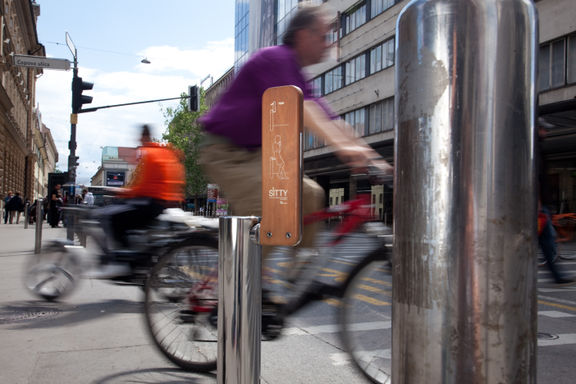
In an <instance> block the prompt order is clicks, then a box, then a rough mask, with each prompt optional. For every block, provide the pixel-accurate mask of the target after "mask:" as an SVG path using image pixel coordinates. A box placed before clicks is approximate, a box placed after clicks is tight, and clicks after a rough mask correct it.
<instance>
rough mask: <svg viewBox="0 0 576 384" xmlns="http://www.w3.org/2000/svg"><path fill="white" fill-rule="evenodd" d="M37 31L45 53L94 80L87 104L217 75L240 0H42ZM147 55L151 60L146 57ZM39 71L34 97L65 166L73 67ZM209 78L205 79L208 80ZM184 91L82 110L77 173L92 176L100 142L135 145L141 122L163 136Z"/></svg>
mask: <svg viewBox="0 0 576 384" xmlns="http://www.w3.org/2000/svg"><path fill="white" fill-rule="evenodd" d="M36 2H37V3H38V4H39V5H40V16H39V17H38V21H37V32H38V39H39V41H40V43H41V44H43V45H44V46H45V48H46V56H47V57H52V58H60V59H67V60H69V61H71V62H72V61H73V54H72V52H71V50H70V49H69V48H68V46H67V44H66V37H65V36H66V33H68V34H69V36H70V37H71V39H72V41H73V43H74V45H75V47H76V52H77V59H78V74H79V76H80V77H82V79H83V81H87V82H91V83H94V88H93V89H92V90H90V91H84V93H83V94H84V95H89V96H92V97H93V101H92V103H91V104H85V105H84V107H85V108H90V107H99V106H107V105H114V104H122V103H132V102H137V101H145V100H156V99H164V98H171V97H178V96H180V95H181V94H182V93H187V92H188V86H189V85H200V83H201V81H202V80H204V79H206V78H207V77H209V76H211V77H212V79H213V80H216V79H218V78H219V77H220V76H222V75H223V74H224V73H225V72H226V71H227V70H228V69H230V68H231V67H232V65H233V62H234V3H235V1H234V0H210V1H205V0H166V1H152V0H36ZM144 58H147V59H148V60H149V61H150V64H143V63H141V60H142V59H144ZM43 72H44V73H43V74H42V75H41V76H40V77H39V78H38V79H37V83H36V103H37V105H38V107H39V110H40V113H41V115H42V122H43V123H44V124H45V125H46V126H47V127H48V128H49V129H50V130H51V133H52V137H53V138H54V142H55V144H56V147H57V149H58V156H59V161H58V164H57V168H58V169H59V170H61V171H66V170H67V169H68V155H69V149H68V142H69V140H70V114H71V98H72V95H71V83H72V70H69V71H60V70H51V69H45V70H44V71H43ZM210 82H211V79H210V78H208V79H206V80H204V82H203V83H202V86H203V87H204V88H207V87H208V86H209V85H210ZM177 104H178V100H174V101H164V102H154V103H148V104H140V105H133V106H124V107H116V108H107V109H101V110H98V111H96V112H90V113H81V114H78V123H77V127H76V141H77V149H76V155H77V156H79V157H80V159H79V163H80V165H79V166H78V169H77V178H76V181H77V183H78V184H85V185H89V184H90V178H91V177H92V176H93V175H94V174H95V173H96V171H97V169H98V167H99V166H100V165H101V155H102V147H105V146H118V147H135V146H137V145H138V138H139V127H140V126H141V125H142V124H144V123H147V124H151V125H152V127H153V128H152V135H153V137H155V138H158V139H160V138H161V136H162V133H163V132H164V131H165V130H166V124H165V118H164V110H165V109H166V108H168V107H175V106H177Z"/></svg>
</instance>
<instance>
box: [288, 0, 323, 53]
mask: <svg viewBox="0 0 576 384" xmlns="http://www.w3.org/2000/svg"><path fill="white" fill-rule="evenodd" d="M322 16H324V12H323V10H322V8H321V7H320V6H318V5H314V6H311V5H308V6H302V7H301V8H300V9H298V11H296V14H295V15H294V17H292V19H291V20H290V23H289V24H288V27H287V28H286V31H285V32H284V36H283V37H282V44H284V45H287V46H289V47H293V46H294V44H295V42H296V33H297V32H298V31H300V30H302V29H306V28H310V27H311V26H312V25H314V23H315V22H316V21H317V20H318V19H320V18H321V17H322Z"/></svg>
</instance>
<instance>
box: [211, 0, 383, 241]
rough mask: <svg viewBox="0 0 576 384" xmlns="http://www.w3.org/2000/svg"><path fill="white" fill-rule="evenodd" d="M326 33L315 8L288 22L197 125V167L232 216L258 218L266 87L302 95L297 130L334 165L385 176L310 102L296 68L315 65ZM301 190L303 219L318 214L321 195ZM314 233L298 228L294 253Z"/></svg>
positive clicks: (338, 123)
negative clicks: (328, 148) (289, 88)
mask: <svg viewBox="0 0 576 384" xmlns="http://www.w3.org/2000/svg"><path fill="white" fill-rule="evenodd" d="M329 31H330V27H329V23H328V18H327V17H326V15H325V13H324V11H323V10H322V8H321V7H303V8H301V9H300V10H299V11H298V12H297V13H296V14H295V16H294V17H293V18H292V20H291V21H290V24H289V26H288V28H287V30H286V33H285V34H284V37H283V40H282V42H283V44H282V45H280V46H276V47H268V48H264V49H262V50H260V51H258V52H257V53H255V54H254V55H253V56H252V57H251V58H250V59H249V60H248V61H247V62H246V63H245V64H244V65H243V67H242V68H241V70H240V72H239V73H238V75H237V77H236V78H235V79H234V81H233V82H232V84H231V85H230V87H229V88H228V89H227V91H226V92H225V93H224V94H223V95H222V97H221V98H220V100H219V101H218V103H217V104H216V105H215V106H214V107H213V108H212V109H211V111H210V112H209V113H207V114H206V115H205V116H203V118H201V123H202V124H203V125H204V129H205V136H204V146H203V148H202V149H201V152H200V164H201V165H202V167H203V169H204V172H205V174H206V176H207V177H208V179H209V180H210V181H211V182H214V183H217V184H218V185H219V186H220V188H221V189H222V191H223V193H224V194H225V196H226V198H227V199H228V201H229V202H230V204H231V207H232V211H233V213H234V214H235V215H242V216H243V215H255V216H260V215H261V183H262V180H261V176H262V175H261V171H260V170H261V144H262V137H261V136H262V135H261V129H262V128H261V127H262V95H263V93H264V91H265V90H266V89H268V88H270V87H276V86H282V85H296V86H298V87H299V88H300V89H302V92H303V94H304V111H303V115H304V116H303V118H304V128H305V129H307V130H309V131H310V132H311V133H313V134H314V135H315V136H318V137H321V138H323V139H324V140H325V141H326V142H327V144H330V145H332V146H333V148H334V149H335V151H336V155H337V156H338V157H339V158H340V160H342V161H343V162H345V163H347V164H349V165H350V166H351V167H365V166H368V165H375V166H377V167H379V168H381V169H382V170H383V171H385V172H387V173H390V172H392V167H391V166H390V165H389V164H388V163H386V162H385V161H383V160H381V158H380V156H379V155H378V153H376V152H375V151H374V150H373V149H372V148H371V147H370V146H369V145H367V144H366V143H364V142H363V141H362V140H361V139H359V138H356V137H355V136H354V133H353V129H352V128H351V127H350V126H349V125H347V124H346V123H345V122H344V121H343V120H342V119H339V118H337V117H336V116H335V115H334V114H333V113H332V112H331V110H330V109H329V108H328V107H327V106H326V105H325V104H324V102H323V101H322V100H321V99H319V98H316V97H314V95H313V94H312V90H311V88H310V85H309V83H308V82H307V80H306V77H305V75H304V73H303V71H302V68H303V67H306V66H308V65H312V64H317V63H320V62H321V61H322V59H323V58H324V56H325V54H326V53H327V51H328V48H329V47H330V45H329V43H328V41H327V39H326V37H327V34H328V32H329ZM302 188H303V199H302V205H303V206H302V213H303V215H306V214H308V213H312V212H315V211H318V210H320V209H322V208H323V207H324V190H323V189H322V187H320V186H319V185H318V184H317V183H316V182H314V181H313V180H312V179H310V178H307V177H304V180H303V183H302ZM316 230H317V228H314V227H312V226H306V227H305V228H304V233H303V238H302V243H301V246H302V247H312V246H313V244H314V236H315V233H316ZM265 252H266V251H265Z"/></svg>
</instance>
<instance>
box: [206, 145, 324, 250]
mask: <svg viewBox="0 0 576 384" xmlns="http://www.w3.org/2000/svg"><path fill="white" fill-rule="evenodd" d="M200 165H201V166H202V168H203V170H204V173H205V175H206V177H207V178H208V180H210V182H213V183H216V184H218V185H219V186H220V188H221V189H222V192H223V194H224V197H225V198H226V199H227V201H228V202H229V203H230V206H231V212H230V213H231V214H233V215H236V216H262V151H261V150H257V151H248V150H246V149H243V148H239V147H237V146H235V145H233V144H229V143H216V144H211V145H208V146H205V147H203V148H202V149H201V150H200ZM322 208H324V190H323V189H322V187H321V186H320V185H318V183H316V182H315V181H314V180H312V179H310V178H308V177H306V176H304V179H303V180H302V214H303V215H307V214H309V213H312V212H316V211H319V210H321V209H322ZM318 229H319V224H311V225H306V226H305V227H304V228H303V236H302V242H301V243H300V245H299V246H300V247H313V246H314V241H315V239H316V233H317V232H318ZM268 252H269V250H265V249H263V255H267V254H268ZM265 257H266V256H264V258H265Z"/></svg>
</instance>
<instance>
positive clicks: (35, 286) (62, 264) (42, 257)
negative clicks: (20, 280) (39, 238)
mask: <svg viewBox="0 0 576 384" xmlns="http://www.w3.org/2000/svg"><path fill="white" fill-rule="evenodd" d="M79 274H80V267H79V265H78V262H77V260H76V259H75V258H74V257H73V255H72V254H71V253H70V252H69V251H68V249H67V248H66V247H65V246H64V244H61V243H57V242H54V243H53V244H49V245H48V246H46V247H45V249H44V250H43V251H42V253H40V254H39V255H33V256H32V257H31V259H30V260H29V262H28V264H27V266H26V269H25V272H24V283H25V285H26V288H28V290H29V291H30V292H32V293H33V294H34V295H36V296H38V297H40V298H42V299H44V300H47V301H55V300H59V299H62V298H64V297H65V296H67V295H68V294H70V293H71V292H72V291H73V290H74V288H75V287H76V284H77V277H78V276H79Z"/></svg>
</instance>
